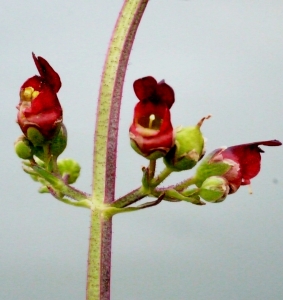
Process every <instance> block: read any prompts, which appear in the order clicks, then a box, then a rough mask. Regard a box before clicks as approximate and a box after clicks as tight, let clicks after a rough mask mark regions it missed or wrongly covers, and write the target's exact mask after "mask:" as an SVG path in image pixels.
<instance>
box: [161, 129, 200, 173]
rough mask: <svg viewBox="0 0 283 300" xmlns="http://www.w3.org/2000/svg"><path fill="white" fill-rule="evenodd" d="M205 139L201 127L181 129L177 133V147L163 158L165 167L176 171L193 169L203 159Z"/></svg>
mask: <svg viewBox="0 0 283 300" xmlns="http://www.w3.org/2000/svg"><path fill="white" fill-rule="evenodd" d="M203 150H204V138H203V136H202V133H201V131H200V126H198V125H197V126H190V127H185V128H181V129H179V130H178V131H177V132H176V139H175V145H174V147H173V148H171V149H170V151H169V152H168V153H167V155H166V156H165V157H164V158H163V161H164V163H165V165H166V166H167V167H168V168H170V169H172V170H174V171H177V172H178V171H183V170H189V169H191V168H193V167H194V166H195V165H196V164H197V162H198V161H199V160H200V159H201V158H202V156H203Z"/></svg>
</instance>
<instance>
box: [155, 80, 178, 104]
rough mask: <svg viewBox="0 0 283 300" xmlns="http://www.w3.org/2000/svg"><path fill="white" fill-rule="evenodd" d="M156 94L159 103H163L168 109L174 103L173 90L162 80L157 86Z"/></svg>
mask: <svg viewBox="0 0 283 300" xmlns="http://www.w3.org/2000/svg"><path fill="white" fill-rule="evenodd" d="M156 94H157V97H158V98H159V99H160V101H162V102H165V103H166V105H167V107H168V108H169V109H170V108H171V106H172V105H173V103H174V102H175V95H174V90H173V89H172V88H171V86H169V85H168V84H166V83H165V82H164V80H162V81H161V82H159V83H158V84H157V87H156Z"/></svg>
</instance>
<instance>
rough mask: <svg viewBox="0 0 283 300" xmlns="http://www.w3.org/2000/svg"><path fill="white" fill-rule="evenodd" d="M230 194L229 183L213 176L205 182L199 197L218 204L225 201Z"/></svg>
mask: <svg viewBox="0 0 283 300" xmlns="http://www.w3.org/2000/svg"><path fill="white" fill-rule="evenodd" d="M228 193H229V185H228V181H227V180H226V179H225V178H223V177H220V176H211V177H208V178H207V179H206V180H205V181H204V182H203V184H202V186H201V188H200V192H199V195H200V197H201V198H202V199H204V200H205V201H207V202H212V203H217V202H222V201H224V200H225V198H226V196H227V194H228Z"/></svg>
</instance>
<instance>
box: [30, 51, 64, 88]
mask: <svg viewBox="0 0 283 300" xmlns="http://www.w3.org/2000/svg"><path fill="white" fill-rule="evenodd" d="M32 58H33V60H34V63H35V65H36V68H37V70H38V72H39V74H40V76H41V78H42V79H43V81H45V82H46V83H47V84H48V85H50V87H51V88H52V89H53V91H54V92H55V93H58V91H59V90H60V88H61V80H60V76H59V75H58V73H57V72H55V71H54V69H53V68H52V67H51V66H50V64H49V63H48V62H47V61H46V60H45V59H44V58H43V57H41V56H38V57H36V56H35V54H34V53H32Z"/></svg>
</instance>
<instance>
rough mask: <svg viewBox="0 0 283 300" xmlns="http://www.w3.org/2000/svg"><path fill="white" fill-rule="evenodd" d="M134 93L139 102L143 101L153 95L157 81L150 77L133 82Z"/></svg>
mask: <svg viewBox="0 0 283 300" xmlns="http://www.w3.org/2000/svg"><path fill="white" fill-rule="evenodd" d="M133 86H134V91H135V94H136V96H137V97H138V99H139V100H145V99H148V98H150V97H151V96H152V95H154V94H155V90H156V86H157V81H156V80H155V79H154V78H153V77H151V76H147V77H143V78H140V79H138V80H136V81H135V82H134V85H133Z"/></svg>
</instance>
